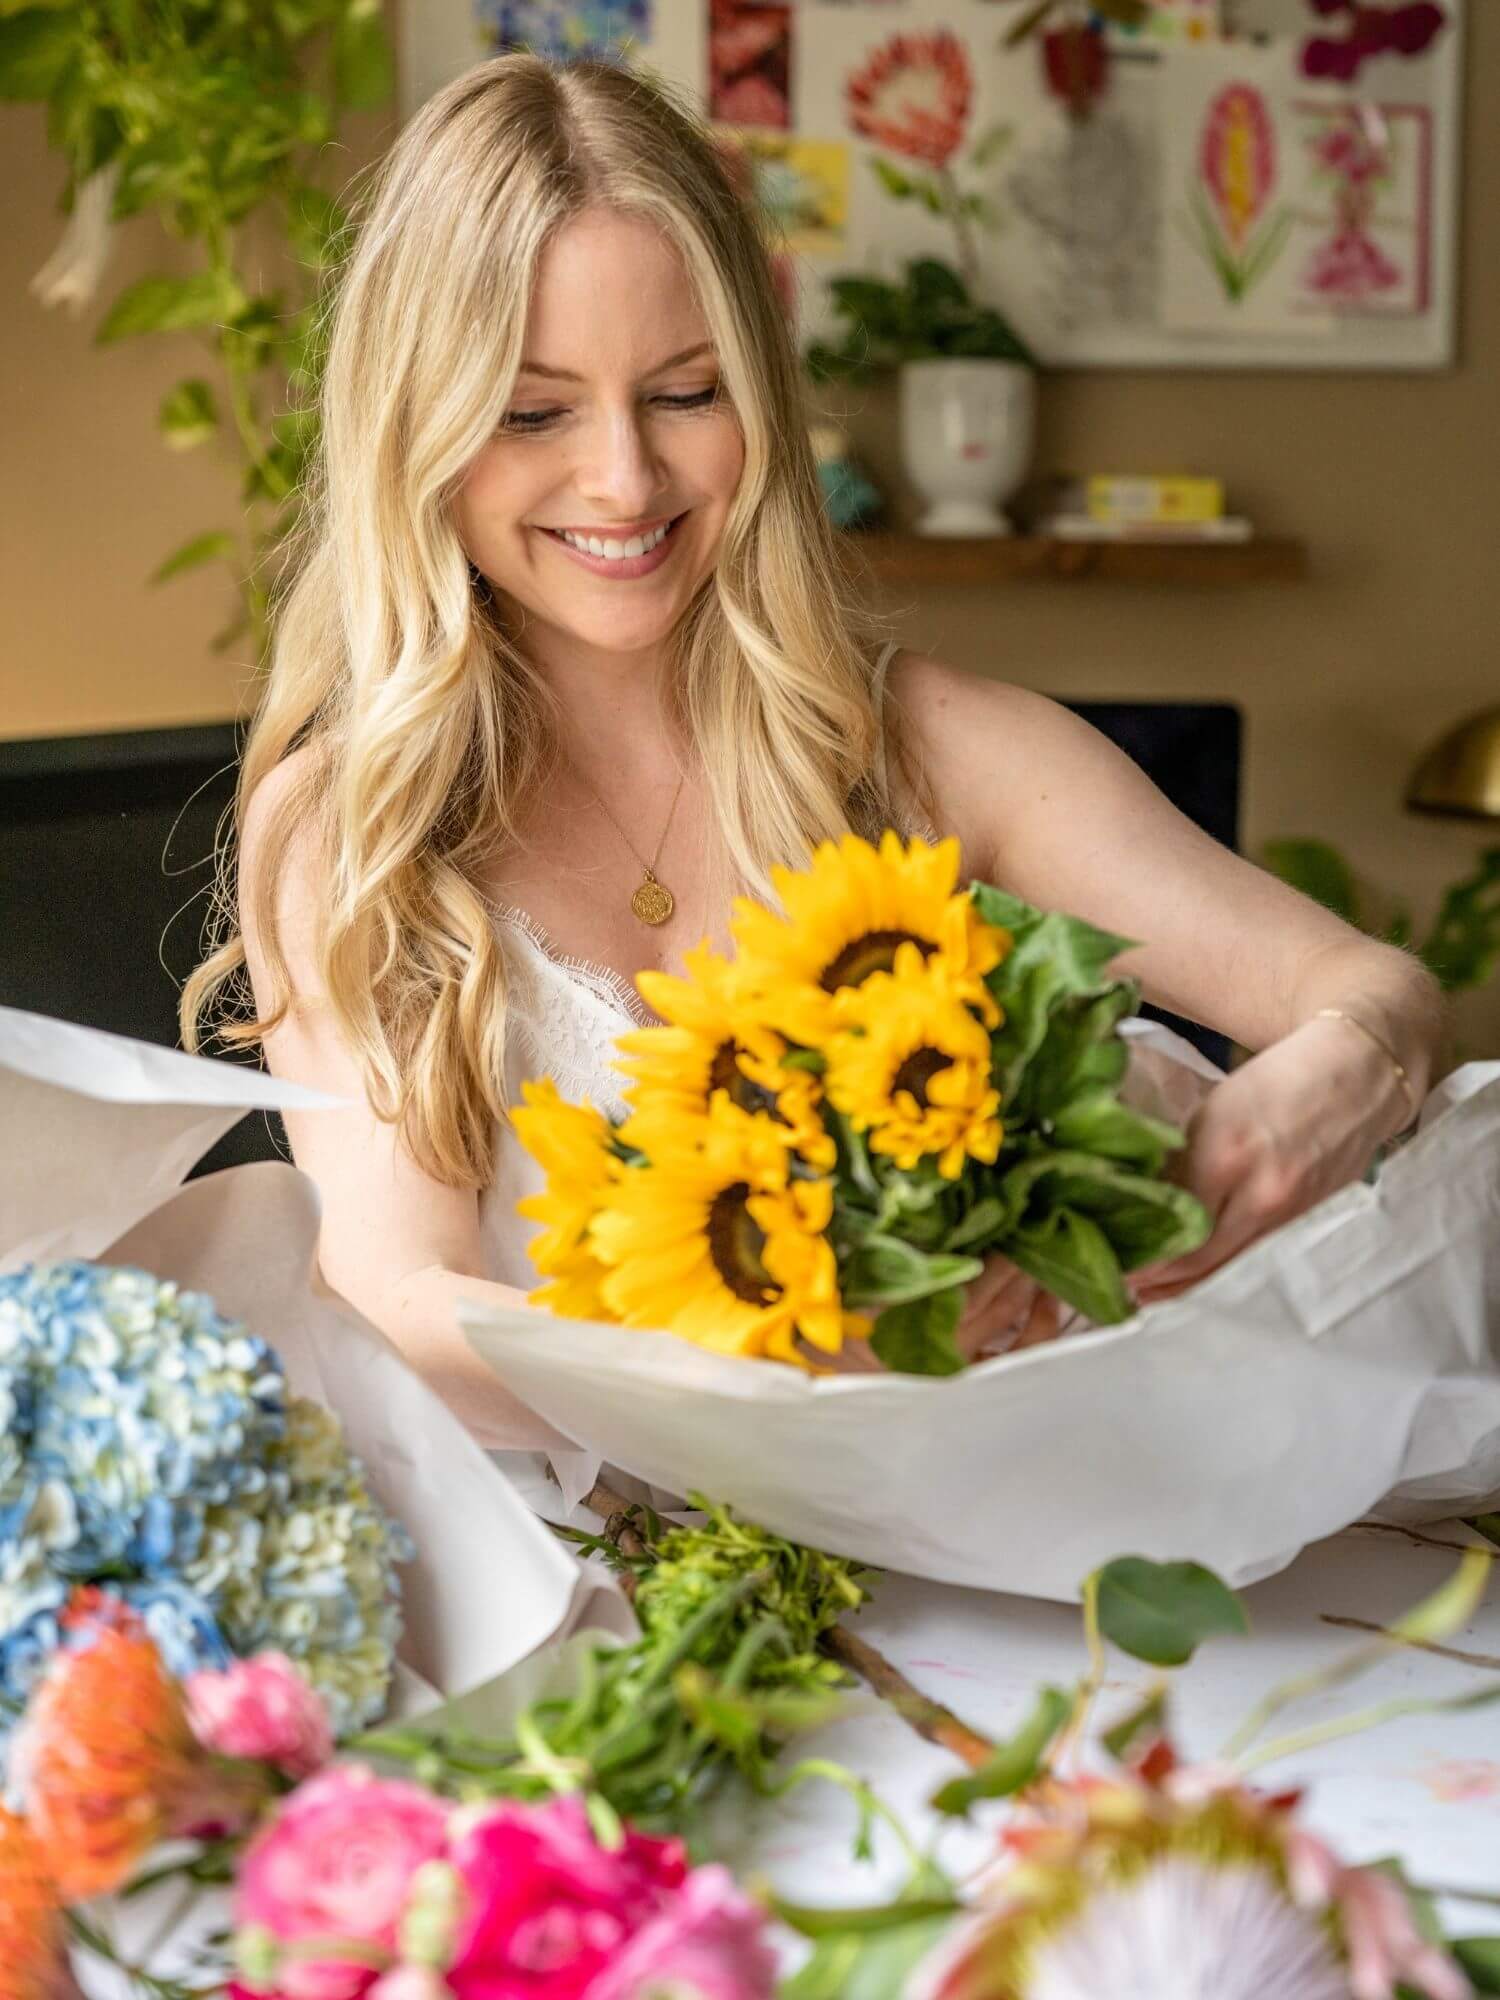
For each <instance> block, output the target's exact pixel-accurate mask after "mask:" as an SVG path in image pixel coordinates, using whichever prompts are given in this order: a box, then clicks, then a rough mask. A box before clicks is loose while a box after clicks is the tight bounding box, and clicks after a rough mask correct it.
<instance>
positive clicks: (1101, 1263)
mask: <svg viewBox="0 0 1500 2000" xmlns="http://www.w3.org/2000/svg"><path fill="white" fill-rule="evenodd" d="M1005 1254H1006V1256H1007V1257H1009V1258H1010V1260H1011V1262H1012V1263H1013V1264H1015V1265H1017V1266H1019V1268H1020V1269H1021V1270H1023V1271H1024V1272H1025V1273H1026V1275H1027V1277H1028V1278H1035V1280H1036V1281H1037V1283H1038V1284H1039V1285H1041V1286H1042V1287H1043V1288H1044V1289H1045V1290H1047V1291H1049V1292H1051V1293H1052V1294H1053V1295H1054V1296H1055V1297H1057V1298H1059V1299H1063V1300H1065V1301H1066V1302H1067V1304H1068V1305H1070V1306H1073V1307H1075V1308H1076V1309H1077V1310H1078V1311H1079V1312H1081V1313H1086V1314H1087V1315H1088V1317H1089V1318H1090V1319H1091V1320H1093V1321H1094V1322H1095V1323H1096V1324H1097V1325H1099V1326H1114V1325H1117V1324H1118V1323H1119V1322H1120V1321H1121V1320H1125V1319H1129V1318H1130V1316H1131V1313H1132V1312H1133V1311H1134V1309H1135V1308H1134V1307H1133V1305H1132V1304H1131V1299H1130V1294H1129V1292H1127V1291H1126V1289H1125V1285H1124V1281H1123V1280H1122V1278H1121V1276H1120V1260H1119V1258H1118V1257H1116V1255H1115V1253H1114V1251H1113V1250H1112V1249H1111V1248H1110V1242H1109V1238H1108V1237H1107V1236H1106V1235H1105V1233H1104V1231H1103V1230H1102V1229H1101V1228H1100V1227H1099V1225H1098V1223H1097V1222H1094V1221H1093V1220H1092V1219H1091V1218H1090V1217H1089V1216H1087V1215H1080V1214H1079V1213H1078V1212H1077V1211H1076V1210H1075V1209H1071V1208H1060V1209H1058V1210H1057V1212H1056V1213H1055V1214H1053V1215H1049V1216H1048V1217H1047V1218H1046V1220H1045V1221H1044V1222H1034V1223H1027V1224H1024V1225H1022V1226H1021V1227H1020V1228H1018V1229H1015V1230H1013V1231H1012V1232H1011V1233H1010V1234H1009V1235H1008V1236H1007V1237H1006V1238H1005Z"/></svg>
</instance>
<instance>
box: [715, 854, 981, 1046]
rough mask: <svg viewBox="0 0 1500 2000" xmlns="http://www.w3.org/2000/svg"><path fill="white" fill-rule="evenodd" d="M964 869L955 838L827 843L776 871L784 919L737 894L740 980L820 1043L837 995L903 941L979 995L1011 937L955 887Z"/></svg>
mask: <svg viewBox="0 0 1500 2000" xmlns="http://www.w3.org/2000/svg"><path fill="white" fill-rule="evenodd" d="M958 868H959V847H958V842H957V841H956V840H944V841H940V842H939V843H938V844H937V846H936V847H930V846H929V845H928V844H927V842H926V841H924V840H913V841H912V842H911V844H910V845H909V846H908V847H906V848H903V847H902V844H901V841H900V839H899V837H898V836H897V835H896V834H895V833H893V832H891V831H890V830H889V829H887V831H886V832H885V833H884V834H882V835H881V839H880V846H879V848H878V850H877V849H876V848H874V847H872V846H871V845H870V843H869V842H868V841H866V840H861V839H860V838H859V837H858V835H856V834H846V835H845V837H844V838H843V839H842V840H841V841H839V842H838V843H837V844H835V843H834V842H833V841H824V842H823V844H822V845H821V846H820V847H819V848H818V849H817V850H816V852H815V853H814V855H813V857H812V861H811V863H810V865H809V866H808V867H807V868H806V869H805V870H803V871H801V872H797V871H794V870H792V869H790V868H773V869H772V870H771V879H772V881H773V883H774V884H775V887H776V892H777V894H778V895H779V896H780V898H781V902H782V906H783V908H784V910H785V912H786V914H785V916H778V915H776V914H775V913H774V912H773V911H771V910H768V909H766V908H764V907H763V906H762V905H761V904H759V903H755V902H752V901H751V900H750V899H749V898H748V897H743V896H742V897H739V898H737V900H736V902H735V919H734V925H733V929H734V935H735V940H736V943H737V944H738V946H739V954H740V955H739V965H740V972H741V978H742V979H743V980H744V982H745V984H746V986H747V987H749V988H750V989H751V990H752V991H754V992H756V993H757V995H758V996H760V997H761V999H762V1002H763V1004H764V1006H765V1010H766V1014H767V1018H768V1019H771V1020H773V1021H774V1022H775V1025H776V1026H777V1027H779V1028H781V1029H782V1030H783V1031H784V1032H785V1033H786V1034H788V1035H789V1036H790V1037H791V1038H792V1040H793V1041H796V1042H799V1043H803V1044H805V1045H807V1046H809V1047H813V1048H820V1047H821V1046H822V1042H823V1038H824V1036H825V1035H826V1033H827V1032H828V1028H829V1026H830V1019H831V996H832V995H833V994H835V993H836V992H838V991H839V989H840V988H843V987H850V986H859V985H860V984H862V982H863V981H864V980H866V979H868V978H869V976H870V975H871V973H874V972H888V971H889V970H890V969H891V967H892V965H893V964H894V962H895V957H896V951H897V948H898V947H899V946H900V945H902V944H911V945H912V946H914V947H915V949H916V950H917V951H918V952H920V953H921V954H922V956H923V957H924V958H925V957H936V958H939V959H941V960H942V962H943V964H944V965H945V966H946V968H947V970H948V973H949V976H950V977H951V979H952V980H953V983H954V987H955V991H956V992H957V993H958V996H959V997H960V998H961V999H966V1000H974V1001H978V1000H979V998H980V997H981V995H983V994H984V991H985V989H984V977H985V974H986V973H987V972H990V971H992V970H993V968H994V967H995V966H997V965H998V964H999V963H1000V961H1001V960H1002V959H1003V958H1004V956H1005V954H1006V952H1007V951H1008V950H1009V949H1010V937H1009V934H1008V933H1007V932H1006V931H1003V930H1001V929H1000V928H999V927H998V926H996V925H994V924H986V923H984V922H982V921H981V919H980V918H979V916H978V915H977V913H976V912H975V910H974V907H973V902H972V899H971V898H970V896H969V894H968V892H967V891H963V892H961V893H959V892H956V890H955V884H956V883H957V880H958Z"/></svg>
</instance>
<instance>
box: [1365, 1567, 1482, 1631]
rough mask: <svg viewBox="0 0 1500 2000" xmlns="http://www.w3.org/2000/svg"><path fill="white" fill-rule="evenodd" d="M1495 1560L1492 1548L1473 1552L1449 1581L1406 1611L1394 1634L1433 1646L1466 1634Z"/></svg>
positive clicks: (1393, 1627) (1394, 1625)
mask: <svg viewBox="0 0 1500 2000" xmlns="http://www.w3.org/2000/svg"><path fill="white" fill-rule="evenodd" d="M1494 1561H1495V1558H1494V1557H1493V1556H1492V1555H1491V1554H1490V1552H1489V1551H1488V1549H1470V1550H1469V1551H1468V1553H1467V1554H1466V1555H1465V1556H1464V1558H1463V1560H1462V1561H1461V1562H1460V1563H1459V1565H1458V1567H1457V1569H1455V1570H1454V1572H1453V1574H1452V1576H1450V1577H1449V1579H1448V1581H1447V1582H1446V1583H1444V1584H1440V1585H1439V1586H1438V1588H1437V1589H1436V1590H1435V1591H1433V1593H1432V1595H1431V1596H1430V1597H1425V1598H1423V1600H1422V1602H1421V1603H1420V1604H1416V1605H1413V1607H1412V1609H1411V1610H1410V1611H1404V1612H1402V1614H1401V1616H1400V1617H1399V1618H1398V1619H1397V1620H1396V1621H1395V1623H1394V1624H1393V1625H1392V1626H1391V1627H1390V1630H1391V1632H1392V1633H1393V1634H1394V1635H1395V1636H1396V1637H1397V1638H1398V1639H1407V1640H1416V1641H1419V1642H1421V1643H1422V1644H1426V1645H1432V1644H1434V1643H1436V1642H1437V1641H1440V1640H1443V1639H1448V1638H1451V1637H1452V1635H1453V1634H1454V1633H1455V1632H1460V1631H1462V1630H1463V1628H1464V1626H1465V1625H1467V1624H1468V1622H1469V1620H1470V1619H1471V1618H1472V1617H1473V1615H1474V1613H1475V1612H1476V1611H1477V1610H1478V1608H1479V1603H1480V1600H1481V1598H1482V1597H1483V1596H1484V1593H1485V1589H1486V1586H1487V1585H1488V1583H1489V1580H1490V1571H1491V1569H1492V1567H1493V1566H1494Z"/></svg>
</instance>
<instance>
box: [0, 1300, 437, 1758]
mask: <svg viewBox="0 0 1500 2000" xmlns="http://www.w3.org/2000/svg"><path fill="white" fill-rule="evenodd" d="M413 1554H414V1551H413V1549H412V1547H411V1543H410V1540H409V1538H408V1537H407V1535H406V1533H405V1531H404V1529H402V1528H401V1527H400V1526H399V1525H398V1524H397V1523H396V1522H394V1521H392V1520H391V1519H390V1518H389V1516H387V1515H386V1514H385V1513H384V1512H383V1510H382V1509H381V1507H380V1506H379V1503H378V1502H377V1501H375V1500H374V1498H373V1497H372V1496H371V1494H370V1492H369V1490H368V1487H367V1486H366V1484H365V1478H364V1473H363V1469H362V1468H361V1466H360V1464H359V1462H358V1460H357V1459H355V1458H354V1457H353V1456H352V1455H351V1454H350V1453H349V1452H348V1450H347V1449H346V1448H345V1445H344V1441H343V1434H342V1432H341V1430H340V1428H339V1425H338V1423H337V1420H336V1419H335V1418H333V1417H332V1416H330V1415H329V1413H328V1412H327V1411H325V1410H322V1409H320V1408H318V1406H317V1405H315V1404H312V1403H308V1402H305V1401H303V1400H301V1399H299V1398H294V1397H291V1396H289V1395H288V1393H287V1387H286V1381H285V1378H284V1376H283V1374H282V1370H281V1365H280V1362H279V1361H278V1359H277V1356H276V1354H275V1352H274V1350H273V1349H272V1348H271V1347H270V1346H269V1345H268V1344H267V1343H266V1342H265V1341H264V1340H262V1339H261V1338H259V1337H258V1336H257V1335H255V1334H252V1333H250V1332H249V1331H248V1329H246V1328H245V1327H243V1326H241V1325H239V1324H238V1323H237V1322H235V1321H233V1320H227V1319H224V1318H223V1317H221V1315H220V1314H219V1312H218V1311H217V1310H216V1308H215V1306H214V1304H213V1301H212V1300H211V1299H209V1298H207V1297H205V1296H203V1295H202V1294H200V1293H195V1292H183V1291H180V1290H179V1289H178V1288H177V1286H175V1285H173V1284H168V1283H165V1282H163V1281H162V1280H161V1279H159V1278H155V1277H153V1276H151V1274H150V1273H149V1272H145V1271H135V1270H128V1269H123V1268H117V1267H109V1266H105V1265H97V1264H87V1263H78V1262H73V1263H58V1264H37V1265H30V1266H28V1267H26V1268H25V1269H23V1270H21V1271H19V1272H16V1273H14V1274H13V1275H11V1276H8V1277H0V1750H3V1742H4V1734H5V1731H6V1730H7V1728H8V1726H9V1723H10V1722H11V1721H12V1720H13V1719H14V1717H15V1716H16V1714H18V1713H19V1710H20V1708H21V1706H22V1705H24V1702H25V1699H26V1695H27V1693H28V1691H29V1689H30V1688H31V1686H32V1685H33V1684H34V1682H35V1680H36V1678H37V1676H38V1674H39V1673H40V1671H41V1669H42V1667H43V1665H44V1664H45V1662H46V1659H47V1657H48V1655H49V1653H50V1652H51V1651H52V1650H53V1649H54V1648H55V1647H56V1645H57V1644H58V1639H59V1625H58V1614H59V1612H60V1611H61V1610H62V1608H63V1607H64V1605H65V1604H66V1601H67V1598H68V1595H69V1592H70V1591H71V1590H72V1588H73V1587H74V1585H75V1584H78V1583H97V1584H101V1585H103V1586H104V1587H105V1588H107V1589H109V1590H111V1591H113V1592H114V1593H115V1594H117V1595H118V1596H120V1597H122V1598H124V1599H125V1600H126V1601H127V1602H128V1603H130V1604H131V1605H133V1606H134V1607H135V1609H136V1610H137V1611H139V1612H140V1614H141V1616H142V1618H143V1619H144V1621H145V1623H146V1626H147V1629H148V1630H149V1631H150V1632H151V1634H152V1636H153V1638H154V1639H155V1640H156V1642H157V1644H158V1646H159V1647H160V1648H161V1651H162V1655H163V1658H164V1659H165V1661H166V1663H167V1665H168V1666H169V1667H170V1668H171V1670H172V1671H173V1672H174V1673H177V1674H185V1673H189V1672H192V1671H193V1670H194V1669H195V1668H198V1667H207V1666H215V1667H217V1666H224V1665H226V1664H227V1663H228V1661H229V1660H230V1659H231V1658H232V1657H234V1656H236V1655H245V1654H248V1653H252V1652H256V1651H260V1650H262V1649H264V1648H266V1647H270V1646H275V1647H278V1648H280V1650H282V1651H283V1652H285V1653H288V1654H289V1655H290V1656H291V1657H292V1658H294V1659H296V1660H297V1661H298V1662H299V1663H300V1664H301V1665H302V1667H303V1668H304V1670H305V1671H306V1673H307V1674H308V1677H309V1678H310V1679H311V1680H312V1681H313V1682H314V1684H315V1685H317V1686H319V1687H320V1688H322V1690H323V1691H324V1693H325V1694H326V1695H327V1697H328V1699H329V1703H330V1707H331V1710H332V1713H333V1718H334V1724H335V1728H336V1729H338V1730H339V1731H340V1733H344V1732H347V1731H348V1730H350V1729H353V1728H356V1727H358V1726H359V1725H360V1724H362V1723H364V1722H366V1721H369V1720H371V1719H372V1718H373V1717H374V1716H375V1715H377V1714H378V1713H379V1712H380V1708H381V1706H382V1704H383V1702H384V1699H385V1694H386V1690H387V1687H388V1684H389V1679H390V1673H391V1665H392V1660H393V1657H394V1650H395V1645H396V1641H397V1638H398V1637H399V1633H400V1611H399V1586H398V1581H397V1578H396V1574H395V1565H396V1564H397V1563H401V1562H409V1561H411V1560H412V1557H413Z"/></svg>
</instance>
